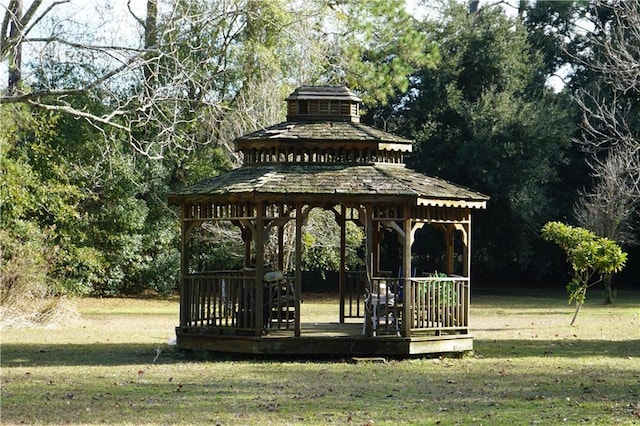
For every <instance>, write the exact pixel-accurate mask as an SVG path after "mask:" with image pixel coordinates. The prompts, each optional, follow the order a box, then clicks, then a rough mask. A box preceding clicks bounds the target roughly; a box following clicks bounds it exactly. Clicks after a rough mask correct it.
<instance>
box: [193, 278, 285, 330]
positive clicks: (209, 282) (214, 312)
mask: <svg viewBox="0 0 640 426" xmlns="http://www.w3.org/2000/svg"><path fill="white" fill-rule="evenodd" d="M267 276H269V277H273V275H272V274H267ZM276 276H277V277H278V279H276V280H274V279H273V278H269V279H268V280H267V279H266V278H263V279H261V280H258V279H257V278H256V272H255V271H253V270H238V271H211V272H202V273H193V274H189V275H188V276H187V277H186V279H185V280H184V285H185V286H186V288H185V295H186V300H188V303H186V304H183V306H182V308H181V309H184V310H186V312H183V315H182V316H183V317H184V318H185V321H184V324H181V327H183V328H186V329H190V328H192V329H197V330H200V331H202V329H207V331H208V332H211V331H214V332H217V333H220V334H247V333H251V334H258V335H259V334H266V333H267V332H268V331H269V330H282V329H286V330H290V331H291V332H295V327H296V324H295V318H296V317H297V314H296V309H297V308H296V303H295V294H294V291H293V281H294V278H292V277H283V276H282V274H281V273H279V275H276ZM258 296H261V297H258Z"/></svg>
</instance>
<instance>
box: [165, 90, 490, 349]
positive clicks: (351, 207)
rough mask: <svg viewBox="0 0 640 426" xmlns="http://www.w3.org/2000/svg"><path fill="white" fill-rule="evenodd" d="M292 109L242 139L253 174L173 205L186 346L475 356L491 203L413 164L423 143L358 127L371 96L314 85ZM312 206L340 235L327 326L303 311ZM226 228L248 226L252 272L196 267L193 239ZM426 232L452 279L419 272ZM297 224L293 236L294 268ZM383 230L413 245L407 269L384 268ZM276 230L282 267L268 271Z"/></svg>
mask: <svg viewBox="0 0 640 426" xmlns="http://www.w3.org/2000/svg"><path fill="white" fill-rule="evenodd" d="M286 101H287V121H286V122H284V123H280V124H276V125H274V126H271V127H267V128H264V129H261V130H258V131H256V132H253V133H250V134H247V135H244V136H241V137H239V138H238V139H237V140H236V148H237V150H238V151H239V152H240V153H242V156H243V158H244V163H243V166H242V167H239V168H237V169H235V170H232V171H229V172H227V173H223V174H221V175H219V176H216V177H214V178H211V179H207V180H204V181H201V182H199V183H197V184H195V185H193V186H191V187H187V188H185V189H182V190H179V191H176V192H174V193H172V194H171V195H170V197H169V201H170V203H171V204H173V205H177V206H180V208H181V225H182V243H181V252H182V261H181V287H180V325H179V326H178V327H176V335H177V345H178V347H179V348H182V349H202V350H210V351H222V352H236V353H253V354H345V355H392V356H405V355H412V354H427V353H445V352H464V351H469V350H472V348H473V338H472V335H471V334H470V332H469V303H470V277H469V276H470V274H469V272H470V266H471V256H470V253H471V213H472V211H473V210H474V209H483V208H485V207H486V203H487V200H488V197H487V196H485V195H482V194H479V193H477V192H473V191H471V190H469V189H467V188H463V187H461V186H457V185H454V184H452V183H449V182H447V181H444V180H441V179H438V178H434V177H430V176H426V175H424V174H421V173H418V172H416V171H414V170H411V169H409V168H408V167H406V165H405V156H407V154H409V153H411V151H412V141H411V140H408V139H404V138H402V137H399V136H396V135H393V134H390V133H387V132H384V131H381V130H379V129H376V128H373V127H371V126H367V125H364V124H362V123H360V116H359V108H360V101H361V100H360V99H359V98H358V97H357V96H356V95H355V94H354V93H353V92H351V91H350V90H349V89H347V88H346V87H343V86H337V87H334V86H331V87H313V86H303V87H299V88H298V89H296V90H295V91H294V92H293V93H292V94H291V95H290V96H289V97H288V98H287V99H286ZM313 208H321V209H325V210H327V211H329V212H332V213H333V215H334V216H335V220H336V222H337V224H338V225H339V229H340V254H341V255H340V257H341V260H340V271H339V274H338V280H339V285H338V287H339V289H340V292H339V293H340V295H339V304H340V306H339V315H337V317H336V318H335V320H334V321H331V322H328V323H316V322H314V323H311V322H310V320H311V319H305V318H304V316H303V312H301V295H302V290H303V289H304V288H305V283H304V281H303V275H302V237H303V231H302V230H303V224H304V223H305V221H306V219H307V217H308V215H309V212H310V211H311V209H313ZM221 221H226V222H228V223H230V224H232V225H234V226H235V227H237V229H238V230H239V233H238V235H240V236H241V237H239V238H241V239H242V242H243V244H244V259H243V268H242V269H239V270H211V271H209V270H207V271H202V270H195V269H196V268H194V267H193V266H192V265H190V259H191V258H192V257H193V256H194V253H193V250H196V249H197V245H195V244H192V240H193V239H192V235H193V232H194V230H195V229H197V228H198V227H202V226H206V224H210V223H213V222H221ZM349 221H351V222H354V223H356V224H357V225H358V226H361V227H362V228H363V230H364V235H365V250H364V259H363V260H364V264H365V267H364V268H363V270H362V271H348V270H347V268H346V262H345V257H346V255H345V252H346V237H345V235H346V225H347V223H348V222H349ZM425 225H427V226H430V227H432V228H433V229H436V230H438V231H441V232H442V235H443V236H444V242H445V244H444V253H443V256H444V259H446V261H445V263H446V267H445V271H443V272H445V273H439V274H437V273H435V271H433V272H434V273H431V274H423V275H422V276H415V275H417V274H416V273H415V272H414V271H415V268H414V266H415V265H412V244H413V242H414V241H415V239H416V232H417V231H418V230H419V229H420V228H422V227H424V226H425ZM287 226H289V229H291V228H293V229H294V232H293V233H294V235H295V238H294V242H293V252H294V255H293V257H294V259H295V260H294V261H293V262H292V263H293V267H292V268H290V269H291V270H288V271H287V270H285V265H284V254H283V253H284V252H285V250H286V249H291V246H290V245H287V244H286V243H285V238H284V234H285V227H287ZM385 233H387V234H389V233H393V234H395V236H396V237H397V241H398V242H399V245H400V247H401V249H400V253H401V255H400V256H399V257H400V259H398V264H399V265H400V266H399V268H398V269H397V271H382V270H381V269H380V247H381V241H382V239H383V236H384V234H385ZM270 235H271V236H272V240H273V239H275V240H277V256H276V257H277V259H278V260H277V262H276V264H275V265H274V264H267V263H266V262H265V245H266V242H267V240H268V239H269V238H268V237H269V236H270ZM418 235H419V234H418ZM455 241H457V243H455V244H454V242H455ZM454 246H459V247H457V248H454Z"/></svg>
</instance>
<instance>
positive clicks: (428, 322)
mask: <svg viewBox="0 0 640 426" xmlns="http://www.w3.org/2000/svg"><path fill="white" fill-rule="evenodd" d="M408 287H409V288H407V290H408V291H409V298H410V299H409V300H410V303H411V305H412V309H411V315H410V318H409V319H410V321H411V323H410V328H411V331H412V334H413V332H414V331H416V332H417V331H421V330H430V331H432V330H436V331H464V332H466V331H467V330H468V327H469V296H470V293H469V278H466V277H426V278H411V280H409V286H408Z"/></svg>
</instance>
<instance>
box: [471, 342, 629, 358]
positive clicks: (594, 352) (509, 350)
mask: <svg viewBox="0 0 640 426" xmlns="http://www.w3.org/2000/svg"><path fill="white" fill-rule="evenodd" d="M474 348H475V352H476V353H477V354H480V355H482V356H484V357H486V358H520V357H521V358H524V357H545V356H546V357H568V358H580V357H592V356H607V357H620V358H628V357H637V356H638V355H639V354H640V340H638V339H636V340H621V341H609V340H543V339H541V340H535V339H526V340H524V339H512V340H491V339H475V340H474Z"/></svg>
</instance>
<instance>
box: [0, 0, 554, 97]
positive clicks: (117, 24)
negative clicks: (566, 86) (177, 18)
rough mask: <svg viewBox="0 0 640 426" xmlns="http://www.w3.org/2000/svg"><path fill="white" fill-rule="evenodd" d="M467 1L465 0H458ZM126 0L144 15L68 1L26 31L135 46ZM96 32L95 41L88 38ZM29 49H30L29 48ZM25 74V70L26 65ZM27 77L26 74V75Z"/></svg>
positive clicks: (137, 31) (113, 1)
mask: <svg viewBox="0 0 640 426" xmlns="http://www.w3.org/2000/svg"><path fill="white" fill-rule="evenodd" d="M406 1H407V9H408V10H409V11H410V13H412V14H414V15H415V16H416V17H417V18H418V19H420V18H423V17H425V16H427V15H428V14H429V8H428V7H425V6H424V4H427V5H428V4H429V1H428V0H427V1H425V0H406ZM459 1H461V2H464V3H466V2H467V1H468V0H459ZM53 2H54V0H45V1H43V4H42V5H41V7H40V9H39V10H40V11H44V10H46V9H47V7H48V6H49V5H51V4H52V3H53ZM497 2H498V0H480V7H482V6H485V5H488V4H495V3H497ZM24 3H25V4H24V9H25V10H26V9H27V8H28V7H29V6H30V5H31V3H32V1H30V0H24ZM127 3H129V4H130V7H131V10H133V12H134V13H135V14H136V15H137V16H139V17H141V18H142V17H144V14H145V10H146V0H109V1H105V0H69V2H68V3H65V4H63V5H60V6H58V7H56V8H55V9H54V12H55V14H53V13H52V14H50V15H51V16H50V18H53V17H54V16H55V18H56V22H57V24H56V25H52V24H51V22H50V19H45V20H43V22H42V23H41V24H42V25H39V28H41V31H40V33H37V32H33V33H31V34H29V36H31V37H36V36H37V37H46V36H49V35H50V34H52V33H57V34H60V33H67V34H71V35H72V38H73V39H75V40H80V41H87V42H89V41H92V42H93V43H95V44H98V45H117V46H126V47H132V48H138V47H140V45H141V36H142V34H141V28H140V25H139V24H138V23H137V22H136V20H135V18H134V17H132V16H131V14H130V12H129V10H128V8H127ZM503 3H504V4H503V5H502V7H503V8H504V10H505V11H506V13H507V14H513V13H516V11H517V4H518V0H508V1H504V2H503ZM8 4H9V0H0V15H2V16H4V12H5V10H6V8H7V7H8ZM95 34H98V37H97V38H96V39H94V40H89V36H90V35H91V36H92V37H93V36H94V35H95ZM40 47H42V45H40V46H36V47H32V48H30V47H26V46H25V47H24V51H23V58H24V61H23V62H27V58H28V57H29V56H34V55H39V54H40V52H39V51H40V49H39V48H40ZM29 49H31V50H29ZM23 72H24V74H26V73H27V72H28V70H27V69H26V67H25V70H24V71H23ZM25 77H26V75H25ZM6 81H7V64H6V62H1V63H0V87H3V86H5V85H6ZM549 83H550V85H551V86H552V87H554V88H555V89H556V90H558V89H560V88H561V87H562V82H561V80H560V79H552V80H550V82H549Z"/></svg>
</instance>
